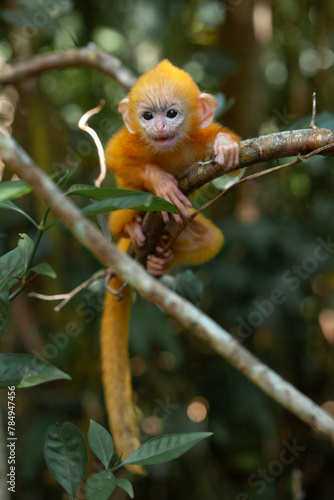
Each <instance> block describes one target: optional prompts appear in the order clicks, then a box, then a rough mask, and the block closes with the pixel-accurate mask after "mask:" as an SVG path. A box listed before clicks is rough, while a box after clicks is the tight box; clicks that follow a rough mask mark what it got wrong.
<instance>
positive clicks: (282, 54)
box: [0, 0, 334, 500]
mask: <svg viewBox="0 0 334 500" xmlns="http://www.w3.org/2000/svg"><path fill="white" fill-rule="evenodd" d="M0 13H2V21H1V26H0V28H1V32H0V64H1V65H4V64H6V62H8V63H10V62H11V60H16V59H20V60H25V59H28V58H30V57H32V56H33V55H37V54H44V53H48V52H54V51H66V50H69V49H72V48H75V47H82V46H85V45H87V43H89V42H94V43H95V44H96V45H97V46H99V47H100V48H102V49H103V50H105V51H108V52H110V53H112V54H115V55H116V56H117V57H119V58H120V59H121V61H122V62H123V63H124V64H125V65H127V66H128V67H129V68H130V69H131V70H132V71H133V72H134V73H136V74H138V75H139V74H141V73H142V72H144V71H146V70H147V69H149V68H150V67H152V66H154V65H155V64H156V63H158V62H159V61H160V60H161V59H162V58H169V59H170V60H171V61H172V62H173V63H174V64H176V65H179V66H181V67H182V68H184V69H185V70H187V71H188V72H189V73H190V74H191V75H192V76H193V78H194V79H195V81H196V83H197V84H198V85H199V87H200V88H201V89H203V90H204V91H207V92H211V93H215V94H217V93H219V95H220V99H221V101H222V103H223V104H224V102H225V104H226V102H229V105H231V104H233V105H231V106H230V108H229V109H228V111H227V112H226V113H225V114H224V115H223V116H222V117H221V118H220V119H221V120H222V121H223V122H224V124H225V125H227V126H229V127H231V128H232V129H233V130H235V131H236V132H237V133H239V134H240V135H241V136H242V137H243V138H248V137H254V136H257V135H263V134H268V133H274V132H278V131H280V130H288V129H294V128H297V127H307V126H308V123H309V121H310V116H309V115H310V113H311V109H312V93H313V92H314V91H315V92H316V93H317V107H318V121H317V123H318V124H323V125H324V126H326V127H329V128H334V118H333V116H332V115H331V112H332V111H333V107H334V73H333V67H334V66H333V65H334V47H333V42H334V28H333V26H334V3H333V2H320V1H302V0H300V1H299V2H298V1H297V0H283V1H277V0H276V1H273V2H271V1H269V0H253V1H247V0H227V1H226V2H220V1H218V0H212V1H211V0H208V1H205V0H203V1H201V0H193V1H191V0H169V1H168V2H164V1H162V0H139V1H136V2H135V1H129V0H122V1H120V0H114V1H107V0H95V1H93V0H81V1H80V2H79V1H74V2H71V1H70V0H34V1H31V2H29V1H26V0H25V1H21V2H18V1H16V0H6V1H3V2H2V3H1V9H0ZM0 92H1V93H0V115H1V122H2V125H3V126H5V127H6V128H7V129H8V130H12V132H13V135H14V137H15V138H16V139H17V141H18V142H19V143H20V144H21V145H22V147H24V148H25V149H26V150H27V151H28V152H29V154H30V155H31V156H32V157H33V158H34V159H35V161H36V162H37V163H38V164H40V165H41V166H42V167H43V168H44V169H45V171H46V172H49V173H52V172H54V171H57V170H59V169H61V168H66V167H71V166H73V165H75V164H77V165H78V168H77V172H76V174H75V177H74V181H75V182H84V183H92V181H93V179H94V178H95V177H96V175H97V170H98V159H97V154H96V151H95V147H94V145H93V143H92V141H91V139H90V138H89V137H88V136H87V135H85V133H84V132H82V131H80V130H79V129H78V126H77V122H78V120H79V118H80V117H81V115H82V114H83V113H84V112H85V111H87V110H88V109H90V108H92V107H94V106H96V105H97V104H98V102H99V101H100V99H101V98H103V99H105V100H106V103H107V104H106V106H105V107H104V109H103V111H102V112H101V113H100V114H99V115H98V116H96V117H94V118H93V119H91V120H90V124H91V126H93V127H94V128H95V129H96V130H97V132H98V133H99V135H100V137H101V140H102V142H103V144H105V143H106V141H107V140H108V138H109V137H110V136H111V135H112V134H113V133H114V132H115V131H116V130H117V129H118V128H119V127H120V126H121V120H120V117H119V115H118V113H117V102H118V101H119V100H120V99H121V98H122V97H123V96H124V95H125V92H124V90H123V89H121V87H120V86H119V85H118V84H116V83H115V82H113V81H111V79H110V78H108V77H107V76H105V75H103V74H101V73H99V72H97V71H94V70H91V69H85V68H70V69H65V70H57V71H50V72H47V73H45V74H43V75H41V76H39V77H38V78H37V79H29V80H26V81H23V82H21V83H20V84H19V85H17V86H16V87H4V88H2V89H0ZM225 96H226V97H225ZM231 98H233V101H229V99H231ZM222 107H224V106H222ZM262 167H263V166H261V168H262ZM9 176H10V172H8V171H6V170H5V172H4V178H9ZM112 184H113V179H112V176H111V175H110V174H109V176H108V178H107V180H106V182H105V185H106V186H107V185H112ZM333 190H334V164H333V160H331V159H326V158H321V157H316V158H312V159H310V160H308V161H307V162H306V163H304V164H302V165H299V166H294V167H292V168H290V169H287V170H283V171H281V172H279V173H275V174H272V175H270V176H267V177H264V178H263V179H259V180H258V181H252V182H250V183H248V184H247V185H246V184H244V185H243V186H242V187H241V188H238V189H236V190H235V191H233V192H231V193H230V194H228V195H227V196H226V197H225V198H223V199H222V200H221V201H220V202H219V203H217V204H216V205H215V206H214V207H213V208H212V209H210V212H209V214H208V215H209V216H210V217H211V218H212V219H213V220H214V221H215V222H216V223H217V225H218V226H219V227H220V228H221V229H222V230H223V232H224V235H225V240H226V241H225V246H224V248H223V250H222V251H221V253H220V254H219V256H218V257H216V258H215V259H214V260H213V261H212V262H210V263H208V264H206V265H203V266H201V267H200V268H194V269H193V271H194V272H195V273H196V275H197V276H198V277H199V278H200V279H201V280H202V281H203V282H204V285H205V291H204V297H203V300H202V304H201V307H202V309H203V310H204V311H205V312H206V313H207V314H208V315H210V316H211V317H213V318H214V319H215V320H216V321H217V322H218V323H219V324H220V325H222V326H223V327H224V328H226V329H227V330H228V331H229V332H231V333H232V334H233V335H235V336H236V337H238V338H239V339H240V340H241V341H242V342H243V343H244V345H245V346H246V347H247V348H248V349H250V351H251V352H253V353H255V354H256V355H257V356H258V357H259V358H261V359H262V360H263V361H264V362H265V363H267V364H268V365H270V366H271V367H272V368H273V369H275V370H276V371H277V372H278V373H279V374H281V375H282V376H284V377H285V378H286V379H287V380H289V381H290V382H291V383H292V384H294V385H295V386H296V387H297V388H298V389H299V390H301V391H302V392H303V393H305V394H307V395H308V396H309V397H311V398H312V399H313V400H315V401H316V402H317V403H318V404H320V405H325V407H326V408H327V409H328V410H329V411H332V412H333V409H332V408H333V406H334V403H332V400H333V401H334V371H333V344H334V264H333V255H332V254H333V248H332V246H331V243H333V241H334V231H333V213H334V198H333ZM78 202H79V200H78ZM20 206H21V207H22V208H23V209H24V210H26V211H27V212H28V213H29V214H30V215H32V216H33V217H34V218H35V219H37V220H39V219H40V217H41V215H42V213H43V210H44V207H43V206H42V205H41V204H40V203H39V202H38V200H36V199H35V198H34V197H33V196H31V195H29V196H25V197H24V198H22V200H20ZM0 217H1V228H0V233H1V234H0V236H1V240H0V245H1V247H0V250H1V253H5V252H7V251H9V250H10V249H11V248H14V247H15V246H16V244H17V239H18V233H23V232H26V233H28V234H29V235H30V236H31V237H32V238H33V237H34V235H35V233H34V229H33V227H32V226H31V225H29V223H28V222H27V221H26V220H25V219H23V218H22V217H21V216H19V215H18V214H14V213H10V212H5V211H4V210H2V211H1V214H0ZM50 220H52V217H51V219H50ZM37 261H47V262H49V263H50V264H51V265H52V266H53V267H54V268H55V269H56V271H57V273H58V278H57V279H56V280H51V279H47V278H45V279H44V278H39V279H38V280H36V281H35V282H34V283H33V284H32V285H31V286H30V287H29V290H27V291H32V290H34V291H38V292H40V293H47V294H56V293H62V292H67V291H70V290H71V289H73V288H74V287H75V286H77V285H78V284H79V283H81V282H82V281H84V280H85V279H87V278H89V277H90V276H91V274H92V273H93V272H95V271H96V270H98V269H99V268H100V266H99V263H98V262H97V261H96V260H95V259H94V258H93V257H92V256H91V255H90V254H89V253H88V252H87V251H86V250H85V249H83V248H82V247H81V245H80V244H79V243H78V242H77V241H75V240H74V239H73V238H72V237H71V236H70V235H69V233H68V232H67V230H66V229H65V228H64V227H63V226H62V225H59V224H58V225H56V226H54V228H53V229H51V230H50V231H48V232H47V233H46V234H45V236H44V237H43V240H42V243H41V246H40V249H39V253H38V256H37ZM277 290H278V291H279V293H280V297H281V301H280V303H274V302H273V300H272V299H273V292H274V291H277ZM276 293H278V292H276ZM274 296H275V292H274ZM102 303H103V292H102V291H101V287H100V288H98V287H95V288H94V287H93V288H92V289H91V290H90V291H85V292H83V293H82V294H81V295H80V296H78V297H77V298H76V299H75V300H73V302H71V303H70V304H69V305H68V306H66V307H65V308H64V309H63V310H62V311H61V312H60V313H56V312H54V311H53V308H52V304H50V303H48V302H41V301H38V300H37V299H34V298H30V297H28V296H27V293H24V294H21V295H20V296H19V297H18V298H17V299H16V300H15V301H14V302H13V303H12V314H11V320H10V324H9V325H8V326H7V328H6V330H5V332H4V334H3V336H2V339H1V344H0V349H1V351H2V352H24V353H25V352H28V353H34V354H37V353H42V354H43V355H44V356H46V357H47V359H48V360H49V361H51V362H52V363H54V364H56V365H57V366H58V367H59V368H61V369H62V370H64V371H65V372H67V373H69V374H70V375H71V376H72V378H73V381H72V382H65V381H64V382H53V383H49V384H45V385H42V386H38V387H35V388H31V389H26V390H20V391H17V397H16V405H17V408H16V415H17V436H18V444H17V458H18V461H19V465H18V467H17V493H16V495H14V498H19V499H20V500H42V499H45V498H48V499H50V500H51V499H59V498H64V499H65V498H66V496H65V494H64V492H63V490H61V488H60V487H59V486H58V485H57V484H56V483H55V481H54V480H53V478H52V476H51V475H50V473H49V471H48V470H47V467H46V465H45V463H44V460H43V457H42V451H41V449H42V438H43V433H44V431H45V429H46V427H47V426H48V425H49V424H50V423H51V422H54V421H55V420H57V421H59V422H61V423H62V422H64V421H71V422H73V423H75V424H76V425H78V426H79V428H80V429H81V430H82V432H83V433H84V434H85V435H86V433H87V430H88V425H89V419H90V418H93V419H95V420H96V421H98V422H99V423H101V424H103V425H105V426H107V420H106V414H105V409H104V403H103V394H102V388H101V378H100V359H99V338H98V330H99V319H100V313H101V308H102ZM73 324H74V325H75V327H76V329H77V335H76V336H74V337H73V338H69V337H68V336H66V335H64V332H66V331H67V329H68V328H71V326H73ZM130 348H131V356H132V368H133V374H134V380H133V384H134V388H135V394H136V399H137V404H138V406H139V408H140V415H141V419H142V431H143V434H144V436H148V437H150V436H153V435H155V434H157V433H168V432H190V431H212V432H214V436H213V437H212V438H210V439H208V440H206V441H205V442H203V443H201V444H199V445H198V446H197V447H196V448H194V449H193V450H192V451H191V452H188V453H187V454H186V455H185V456H183V457H181V458H180V459H178V460H175V461H173V462H170V463H168V464H162V465H159V466H154V467H151V468H149V475H148V476H147V477H146V478H138V479H137V478H135V480H134V488H135V498H136V499H138V500H139V499H145V500H167V499H168V500H169V499H175V500H176V499H177V500H178V499H183V498H186V497H188V498H192V499H193V500H199V499H203V498H205V499H207V500H218V499H219V500H247V499H255V500H257V499H265V500H288V499H294V500H301V499H302V498H303V499H306V500H313V499H315V498H317V499H323V500H329V499H332V498H333V495H334V477H333V467H334V454H333V449H332V447H331V446H330V445H329V444H328V443H327V442H326V441H325V440H323V439H322V438H321V436H319V435H316V434H315V433H314V432H312V431H311V430H310V429H309V428H308V427H306V426H305V425H304V424H303V423H301V422H300V421H299V420H298V419H297V418H295V417H294V416H292V415H291V414H289V413H287V412H286V411H285V410H283V409H282V408H280V407H279V406H278V405H277V404H275V403H273V402H272V401H271V400H270V399H269V398H268V397H267V396H265V395H263V394H262V393H261V391H260V390H258V389H257V388H256V387H254V386H253V385H252V384H251V383H250V382H248V380H247V379H245V378H244V377H243V376H242V375H240V374H239V373H238V372H237V371H236V370H234V369H233V368H231V367H230V366H229V365H228V364H227V363H226V362H225V361H224V360H223V359H221V358H220V357H218V356H217V355H216V354H215V353H213V352H212V351H211V350H210V349H209V348H208V347H206V346H205V345H203V344H202V343H201V342H200V341H198V340H196V339H195V338H194V337H193V336H192V335H191V334H190V333H188V332H184V331H182V329H181V328H180V326H179V325H177V324H175V323H174V321H172V320H171V319H169V318H168V317H167V316H165V315H164V314H163V313H162V312H161V311H159V310H158V309H157V308H155V307H154V306H152V305H150V304H148V303H146V302H145V301H144V300H142V299H141V298H140V297H138V296H137V298H136V302H135V305H134V307H133V311H132V326H131V339H130ZM0 403H1V405H2V409H3V412H5V406H4V405H5V404H6V394H5V392H4V391H2V392H1V393H0ZM296 443H297V445H298V447H299V448H298V450H297V451H295V455H293V453H292V452H291V451H290V452H288V453H287V455H286V456H288V458H289V459H290V458H291V457H292V459H291V460H289V461H284V460H283V461H282V459H281V458H280V457H282V456H283V455H284V456H285V452H284V450H286V449H288V450H289V446H293V445H295V444H296ZM93 462H94V459H93V457H92V464H91V467H90V470H89V473H92V472H95V471H96V470H97V467H98V466H97V465H96V464H94V463H93ZM287 462H289V463H287ZM62 495H63V496H62ZM125 497H126V495H125V493H124V492H122V491H121V490H119V491H118V490H117V491H116V492H115V494H114V496H113V498H115V499H123V498H125ZM83 498H85V497H84V496H83V494H82V492H81V493H80V492H79V493H78V496H77V499H83Z"/></svg>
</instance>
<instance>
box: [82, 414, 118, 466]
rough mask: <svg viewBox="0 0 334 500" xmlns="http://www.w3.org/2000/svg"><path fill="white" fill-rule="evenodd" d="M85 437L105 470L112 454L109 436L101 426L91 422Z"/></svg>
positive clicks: (112, 444) (111, 441) (112, 445)
mask: <svg viewBox="0 0 334 500" xmlns="http://www.w3.org/2000/svg"><path fill="white" fill-rule="evenodd" d="M87 437H88V443H89V446H90V447H91V450H92V452H93V453H94V454H95V455H96V456H97V458H98V459H100V460H101V462H102V463H103V465H104V466H105V468H106V469H108V467H109V464H110V460H111V457H112V456H113V453H114V442H113V440H112V437H111V435H110V434H109V432H108V431H107V429H105V428H104V427H102V425H100V424H98V423H97V422H94V420H91V421H90V424H89V430H88V435H87Z"/></svg>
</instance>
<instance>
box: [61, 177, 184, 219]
mask: <svg viewBox="0 0 334 500" xmlns="http://www.w3.org/2000/svg"><path fill="white" fill-rule="evenodd" d="M73 194H76V195H81V196H85V197H87V198H91V199H93V200H99V201H98V202H97V203H93V204H91V205H89V206H87V207H85V208H84V209H83V210H82V211H83V213H84V214H85V215H98V214H104V213H108V212H112V211H113V210H120V209H123V208H132V209H134V210H142V211H148V210H150V211H165V212H172V213H177V210H176V208H175V206H174V205H173V204H172V203H169V202H168V201H166V200H164V199H162V198H160V197H159V196H155V195H154V194H152V193H145V192H143V191H134V190H130V189H118V188H96V187H94V186H91V185H89V184H74V185H73V186H71V188H70V189H69V190H68V191H67V192H66V195H73Z"/></svg>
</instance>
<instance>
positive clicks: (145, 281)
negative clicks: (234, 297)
mask: <svg viewBox="0 0 334 500" xmlns="http://www.w3.org/2000/svg"><path fill="white" fill-rule="evenodd" d="M0 153H1V155H2V156H3V158H4V160H5V161H6V163H7V164H8V166H9V167H10V168H11V169H12V170H13V171H14V172H15V173H16V174H17V175H18V176H19V177H20V178H22V179H24V180H25V181H26V182H28V183H29V184H30V185H31V186H32V187H33V188H34V190H35V193H36V195H37V196H38V197H39V198H40V199H41V200H43V202H45V203H46V204H47V205H48V206H50V207H51V209H52V210H53V211H54V212H55V214H56V215H57V216H58V217H60V218H61V219H63V221H64V222H65V224H66V225H67V226H68V227H69V229H70V230H71V231H72V233H73V234H74V236H75V237H76V238H77V239H78V240H79V241H81V243H82V244H83V245H84V246H85V247H86V248H88V249H89V250H90V251H91V252H92V253H93V254H94V255H95V256H96V257H97V259H98V260H100V262H102V263H103V264H104V265H105V266H107V267H112V268H113V269H114V270H115V272H116V273H117V274H118V275H119V276H121V278H122V279H124V280H125V281H127V282H128V283H129V284H130V285H131V286H133V287H134V288H136V289H137V290H138V292H139V293H140V294H141V295H143V296H144V297H145V298H147V299H148V300H150V301H151V302H154V303H155V304H156V305H157V306H159V307H161V308H162V309H163V310H164V311H165V312H167V314H169V315H170V316H171V317H173V318H174V319H176V320H177V321H179V322H180V323H181V325H182V326H183V327H184V328H186V329H188V330H190V331H192V332H193V333H194V334H195V335H196V336H197V337H198V338H200V339H201V340H202V341H203V342H205V343H206V344H208V345H209V346H211V347H212V349H214V350H215V351H216V352H217V353H218V354H219V355H221V356H222V357H223V358H224V359H226V360H227V361H228V362H229V363H231V364H232V365H233V366H234V367H235V368H237V369H238V370H239V371H240V372H242V373H243V374H244V375H246V376H247V377H248V378H249V379H250V380H251V381H252V382H253V383H255V384H256V385H257V386H258V387H260V389H261V390H262V391H263V392H265V393H266V394H268V395H269V396H270V397H271V398H272V399H274V400H275V401H277V402H278V403H279V404H281V405H282V406H284V407H285V408H286V409H288V410H289V411H291V412H292V413H293V414H295V415H296V416H297V417H298V418H300V419H301V420H303V421H304V422H305V423H307V424H308V425H309V426H310V427H312V428H313V429H314V430H316V431H317V432H320V433H322V434H323V436H324V437H326V438H327V439H328V440H329V441H330V442H331V443H332V444H334V419H333V418H332V417H331V416H330V415H329V414H328V413H326V412H325V411H324V410H322V409H321V408H320V407H319V406H318V405H316V404H315V403H314V402H313V401H312V400H311V399H309V398H308V397H307V396H305V395H303V394H302V393H301V392H300V391H298V390H297V389H296V388H295V387H293V386H292V385H291V384H290V383H288V382H287V381H285V380H284V379H283V378H282V377H281V376H280V375H278V374H277V373H275V372H274V371H273V370H272V369H271V368H269V367H268V366H266V365H265V364H263V363H262V362H261V361H260V360H259V359H257V358H256V357H255V356H254V355H253V354H251V353H250V352H249V351H248V350H247V349H246V348H245V347H244V346H242V345H241V344H240V343H239V342H238V341H237V340H236V339H235V338H233V337H232V336H231V335H230V334H229V333H228V332H227V331H226V330H224V329H223V328H221V327H220V326H219V325H217V323H215V322H214V321H213V320H212V319H211V318H209V317H208V316H206V315H205V314H203V313H202V312H201V311H200V310H199V309H197V308H196V307H195V306H194V305H192V304H190V303H189V302H188V301H186V300H184V299H182V298H181V297H180V296H178V295H177V294H176V293H174V292H172V291H171V290H169V289H168V288H166V287H164V286H163V285H162V284H161V283H160V282H158V281H157V280H155V279H154V278H153V277H152V276H150V275H149V274H148V273H147V272H146V271H145V270H144V269H143V267H142V266H140V265H139V264H138V263H137V262H135V261H134V260H133V259H131V258H130V257H129V256H128V255H126V254H125V253H123V252H120V251H119V250H118V249H117V248H116V246H115V245H113V244H112V243H109V242H108V241H107V240H106V239H105V238H104V237H103V235H102V234H101V233H100V231H99V230H98V229H97V228H96V227H95V226H94V225H93V224H92V222H90V221H89V220H87V219H86V218H84V217H83V215H82V214H81V212H80V210H79V209H78V208H77V207H76V206H75V205H74V204H73V202H72V201H71V200H69V199H68V198H66V197H64V196H63V193H62V192H61V191H60V190H59V189H58V188H57V186H56V185H55V184H54V183H53V182H52V180H51V179H49V178H48V177H47V176H46V175H45V173H44V172H43V171H42V170H41V169H40V168H39V167H38V166H37V165H35V164H34V162H33V161H32V160H31V159H30V158H29V157H28V155H27V154H26V153H25V152H24V151H23V150H22V149H21V148H19V146H18V145H17V144H16V143H15V141H14V140H13V139H12V138H7V137H4V136H0Z"/></svg>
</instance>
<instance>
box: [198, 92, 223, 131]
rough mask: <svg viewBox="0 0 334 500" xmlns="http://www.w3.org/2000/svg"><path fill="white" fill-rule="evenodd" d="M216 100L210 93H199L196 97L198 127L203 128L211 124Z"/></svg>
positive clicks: (216, 104) (216, 103)
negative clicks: (198, 114) (198, 115)
mask: <svg viewBox="0 0 334 500" xmlns="http://www.w3.org/2000/svg"><path fill="white" fill-rule="evenodd" d="M217 106H218V102H217V101H216V99H215V98H214V97H213V96H212V95H210V94H200V96H199V98H198V107H199V112H200V123H199V127H198V128H205V127H208V126H209V125H211V123H212V121H213V118H214V116H215V111H216V107H217Z"/></svg>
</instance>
